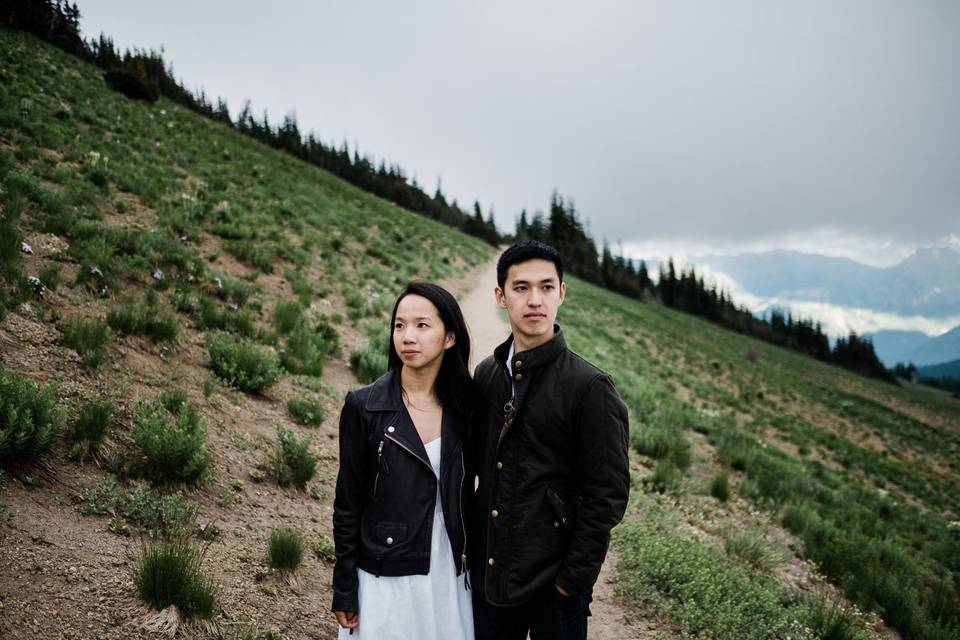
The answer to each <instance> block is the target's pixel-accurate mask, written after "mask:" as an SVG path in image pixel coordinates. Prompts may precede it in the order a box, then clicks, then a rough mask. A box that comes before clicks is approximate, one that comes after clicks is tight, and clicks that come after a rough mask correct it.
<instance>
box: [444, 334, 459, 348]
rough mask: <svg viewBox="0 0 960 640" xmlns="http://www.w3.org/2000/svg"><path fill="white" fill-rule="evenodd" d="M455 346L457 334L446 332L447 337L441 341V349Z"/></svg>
mask: <svg viewBox="0 0 960 640" xmlns="http://www.w3.org/2000/svg"><path fill="white" fill-rule="evenodd" d="M455 344H457V334H455V333H454V332H453V331H447V337H446V338H444V340H443V348H444V349H449V348H450V347H452V346H453V345H455Z"/></svg>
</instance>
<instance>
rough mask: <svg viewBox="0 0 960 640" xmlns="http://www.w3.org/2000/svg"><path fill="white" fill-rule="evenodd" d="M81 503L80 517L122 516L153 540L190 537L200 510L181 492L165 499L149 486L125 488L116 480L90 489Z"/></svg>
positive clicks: (137, 483) (197, 505)
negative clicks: (81, 514)
mask: <svg viewBox="0 0 960 640" xmlns="http://www.w3.org/2000/svg"><path fill="white" fill-rule="evenodd" d="M81 500H82V503H81V505H80V513H83V514H97V515H113V516H120V517H122V518H124V519H125V520H127V521H128V522H130V523H132V524H134V525H135V526H137V527H140V528H142V529H143V530H144V531H146V533H147V535H148V536H150V537H151V538H156V537H161V536H162V537H168V538H171V537H175V536H180V535H186V534H189V533H190V532H191V531H192V530H193V527H194V523H195V522H196V516H197V510H198V509H199V508H200V505H199V504H198V503H197V502H196V501H195V500H191V499H189V498H186V497H184V496H183V494H182V493H180V492H177V493H174V494H169V495H165V496H161V495H159V494H158V493H157V492H156V491H155V490H154V489H152V488H151V487H150V485H148V484H146V483H145V482H134V483H133V484H132V485H130V486H129V487H124V486H122V485H120V484H118V483H117V481H116V480H114V479H113V478H108V479H107V480H104V481H103V482H100V483H99V484H97V485H95V486H93V487H91V488H90V489H87V490H86V491H85V492H84V493H83V495H82V496H81Z"/></svg>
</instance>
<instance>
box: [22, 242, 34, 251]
mask: <svg viewBox="0 0 960 640" xmlns="http://www.w3.org/2000/svg"><path fill="white" fill-rule="evenodd" d="M20 251H23V252H24V253H33V247H31V246H30V245H29V244H27V243H26V242H21V243H20Z"/></svg>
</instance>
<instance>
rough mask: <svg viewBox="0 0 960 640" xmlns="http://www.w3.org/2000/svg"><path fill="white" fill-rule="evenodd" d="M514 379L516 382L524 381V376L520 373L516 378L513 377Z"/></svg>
mask: <svg viewBox="0 0 960 640" xmlns="http://www.w3.org/2000/svg"><path fill="white" fill-rule="evenodd" d="M513 377H514V379H515V380H523V374H522V373H518V374H517V375H515V376H513Z"/></svg>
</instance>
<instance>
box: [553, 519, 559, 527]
mask: <svg viewBox="0 0 960 640" xmlns="http://www.w3.org/2000/svg"><path fill="white" fill-rule="evenodd" d="M559 526H560V523H559V522H557V521H556V520H554V521H553V528H554V529H556V528H558V527H559Z"/></svg>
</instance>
